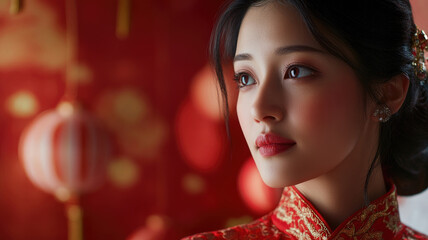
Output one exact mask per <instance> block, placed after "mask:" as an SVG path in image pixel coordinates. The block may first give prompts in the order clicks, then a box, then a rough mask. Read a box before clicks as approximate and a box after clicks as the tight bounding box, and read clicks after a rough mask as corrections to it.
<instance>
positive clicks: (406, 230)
mask: <svg viewBox="0 0 428 240" xmlns="http://www.w3.org/2000/svg"><path fill="white" fill-rule="evenodd" d="M402 226H403V228H402V229H401V231H400V237H399V238H398V239H406V240H407V239H409V240H428V236H427V235H425V234H423V233H420V232H418V231H416V230H413V229H412V228H410V227H408V226H406V225H404V224H403V225H402Z"/></svg>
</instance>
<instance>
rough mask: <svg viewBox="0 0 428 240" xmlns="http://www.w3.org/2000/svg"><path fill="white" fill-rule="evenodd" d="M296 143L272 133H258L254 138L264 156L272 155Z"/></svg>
mask: <svg viewBox="0 0 428 240" xmlns="http://www.w3.org/2000/svg"><path fill="white" fill-rule="evenodd" d="M295 144H296V142H294V141H293V140H290V139H286V138H283V137H280V136H278V135H274V134H271V133H270V134H264V135H260V136H258V137H257V139H256V146H257V147H258V150H259V152H260V154H261V155H262V156H264V157H269V156H274V155H276V154H278V153H281V152H284V151H286V150H288V149H289V148H291V147H293V146H294V145H295Z"/></svg>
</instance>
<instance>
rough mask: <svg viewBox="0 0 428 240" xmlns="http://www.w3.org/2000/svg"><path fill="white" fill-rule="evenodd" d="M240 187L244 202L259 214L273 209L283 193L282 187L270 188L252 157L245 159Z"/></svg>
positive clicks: (239, 181)
mask: <svg viewBox="0 0 428 240" xmlns="http://www.w3.org/2000/svg"><path fill="white" fill-rule="evenodd" d="M238 189H239V193H240V194H241V197H242V199H243V201H244V203H245V204H246V205H247V206H248V207H249V208H250V209H251V210H252V211H254V212H255V213H258V214H264V213H267V212H268V211H271V210H273V208H275V206H276V205H277V204H278V201H279V198H280V197H281V193H282V189H275V188H270V187H268V186H267V185H266V184H265V183H264V182H263V180H262V178H261V176H260V173H259V171H258V170H257V167H256V164H255V163H254V160H253V159H252V158H249V159H248V160H246V161H245V163H244V165H243V166H242V168H241V170H240V172H239V176H238Z"/></svg>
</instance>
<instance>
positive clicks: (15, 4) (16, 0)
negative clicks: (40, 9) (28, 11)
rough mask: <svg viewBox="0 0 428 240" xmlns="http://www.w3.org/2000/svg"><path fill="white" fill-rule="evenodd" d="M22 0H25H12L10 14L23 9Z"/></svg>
mask: <svg viewBox="0 0 428 240" xmlns="http://www.w3.org/2000/svg"><path fill="white" fill-rule="evenodd" d="M22 1H23V0H11V2H10V9H9V12H10V14H14V15H15V14H18V13H20V12H21V11H22Z"/></svg>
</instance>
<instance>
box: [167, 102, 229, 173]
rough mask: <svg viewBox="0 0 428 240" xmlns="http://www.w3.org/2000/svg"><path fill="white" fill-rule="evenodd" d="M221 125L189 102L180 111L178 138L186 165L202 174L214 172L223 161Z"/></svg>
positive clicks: (177, 125)
mask: <svg viewBox="0 0 428 240" xmlns="http://www.w3.org/2000/svg"><path fill="white" fill-rule="evenodd" d="M219 126H220V125H219V123H217V122H216V121H214V120H212V119H210V118H208V117H206V116H205V115H203V114H202V113H201V112H200V111H199V110H198V109H197V108H196V106H195V104H194V103H192V102H191V101H189V100H187V101H185V102H184V103H183V105H182V106H181V107H180V109H179V111H178V116H177V119H176V126H175V131H176V137H177V140H178V145H179V147H180V150H181V152H182V154H183V156H184V160H185V161H186V163H187V164H188V165H189V166H191V167H193V168H194V169H196V170H198V171H201V172H211V171H214V170H215V169H216V168H217V167H218V165H219V164H220V161H221V156H222V144H223V143H224V142H223V141H222V140H223V137H222V135H221V134H220V130H221V128H220V127H219Z"/></svg>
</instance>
